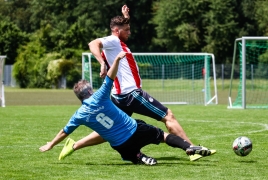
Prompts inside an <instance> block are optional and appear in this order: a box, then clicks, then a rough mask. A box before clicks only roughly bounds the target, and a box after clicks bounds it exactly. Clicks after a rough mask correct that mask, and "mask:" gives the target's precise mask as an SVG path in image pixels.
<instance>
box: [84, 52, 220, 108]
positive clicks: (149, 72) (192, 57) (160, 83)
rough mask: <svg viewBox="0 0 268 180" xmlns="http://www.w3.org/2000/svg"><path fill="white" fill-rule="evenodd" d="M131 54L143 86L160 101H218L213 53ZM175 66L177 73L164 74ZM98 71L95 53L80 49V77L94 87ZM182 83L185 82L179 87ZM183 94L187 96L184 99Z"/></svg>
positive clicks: (213, 102) (206, 102)
mask: <svg viewBox="0 0 268 180" xmlns="http://www.w3.org/2000/svg"><path fill="white" fill-rule="evenodd" d="M132 54H133V56H134V58H135V60H136V62H137V64H138V66H139V72H140V75H141V79H142V88H143V89H144V90H145V91H146V92H148V93H149V94H150V95H152V96H153V97H154V98H156V99H157V100H159V101H160V102H161V103H162V104H202V105H205V106H206V105H210V104H218V95H217V85H216V69H215V57H214V55H213V54H211V53H132ZM160 61H161V62H160ZM175 67H177V68H176V70H174V71H173V72H172V73H173V74H176V75H175V76H176V77H173V74H169V75H167V74H168V73H169V71H172V69H175ZM186 69H187V72H186ZM99 71H100V66H99V63H98V61H97V60H96V59H95V57H94V56H93V55H92V54H91V53H86V52H85V53H82V79H86V80H88V81H89V82H90V84H91V86H92V87H93V88H94V89H97V88H99V87H100V85H101V84H100V83H96V82H97V81H100V80H101V78H100V77H99ZM153 74H157V77H152V76H154V75H153ZM181 74H182V75H181ZM181 84H183V85H185V86H184V87H179V85H181ZM181 86H182V85H181ZM186 86H188V87H186ZM211 86H212V87H211ZM188 94H189V95H188ZM186 96H189V97H188V98H187V99H186Z"/></svg>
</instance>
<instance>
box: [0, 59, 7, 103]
mask: <svg viewBox="0 0 268 180" xmlns="http://www.w3.org/2000/svg"><path fill="white" fill-rule="evenodd" d="M5 58H6V56H0V105H1V107H5V106H6V104H5V91H4V90H5V88H4V82H3V80H4V65H5Z"/></svg>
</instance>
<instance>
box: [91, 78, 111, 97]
mask: <svg viewBox="0 0 268 180" xmlns="http://www.w3.org/2000/svg"><path fill="white" fill-rule="evenodd" d="M113 82H114V81H113V80H112V79H111V78H110V77H109V76H106V77H105V79H104V81H103V83H102V85H101V87H100V89H99V90H98V91H96V92H95V93H94V94H95V95H96V96H97V97H98V98H101V99H107V98H109V99H110V96H111V89H112V86H113Z"/></svg>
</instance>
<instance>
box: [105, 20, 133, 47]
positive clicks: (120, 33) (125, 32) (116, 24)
mask: <svg viewBox="0 0 268 180" xmlns="http://www.w3.org/2000/svg"><path fill="white" fill-rule="evenodd" d="M110 28H111V30H112V34H113V35H115V36H117V37H118V38H119V39H120V40H121V41H123V42H125V41H127V40H128V37H129V36H130V34H131V33H130V25H129V19H128V18H124V17H123V16H115V17H113V18H112V19H111V23H110Z"/></svg>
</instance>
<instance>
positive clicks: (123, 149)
mask: <svg viewBox="0 0 268 180" xmlns="http://www.w3.org/2000/svg"><path fill="white" fill-rule="evenodd" d="M136 121H137V130H136V132H135V133H134V134H133V135H132V136H131V137H130V138H129V139H128V140H127V141H126V142H124V143H123V144H121V145H120V146H112V148H113V149H115V150H116V151H118V152H119V154H120V155H121V157H122V158H123V160H127V161H131V162H133V163H134V164H136V163H137V154H138V153H139V152H140V149H141V148H142V147H144V146H146V145H148V144H159V143H160V142H163V141H164V132H163V130H162V129H159V128H157V127H154V126H152V125H149V124H146V123H145V122H144V121H142V120H136Z"/></svg>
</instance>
